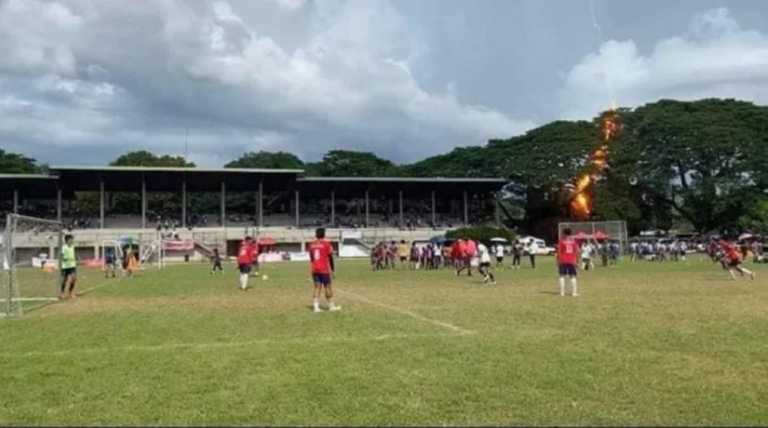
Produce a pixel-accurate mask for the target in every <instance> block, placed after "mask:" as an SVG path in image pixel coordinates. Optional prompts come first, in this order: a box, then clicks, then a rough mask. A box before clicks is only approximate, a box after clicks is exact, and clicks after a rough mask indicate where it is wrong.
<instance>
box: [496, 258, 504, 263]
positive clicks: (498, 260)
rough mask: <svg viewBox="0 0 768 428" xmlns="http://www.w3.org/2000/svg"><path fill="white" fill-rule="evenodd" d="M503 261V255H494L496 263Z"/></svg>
mask: <svg viewBox="0 0 768 428" xmlns="http://www.w3.org/2000/svg"><path fill="white" fill-rule="evenodd" d="M503 261H504V257H496V263H501V262H503Z"/></svg>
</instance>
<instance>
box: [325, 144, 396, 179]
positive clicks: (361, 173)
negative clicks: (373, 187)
mask: <svg viewBox="0 0 768 428" xmlns="http://www.w3.org/2000/svg"><path fill="white" fill-rule="evenodd" d="M312 170H313V172H314V173H316V174H317V175H320V176H323V177H394V176H399V175H401V172H400V169H399V168H398V167H397V166H396V165H395V164H394V163H392V162H391V161H388V160H386V159H382V158H380V157H378V156H376V155H375V154H373V153H369V152H355V151H349V150H332V151H330V152H328V153H326V154H325V156H323V160H322V161H321V162H319V163H318V164H317V165H312Z"/></svg>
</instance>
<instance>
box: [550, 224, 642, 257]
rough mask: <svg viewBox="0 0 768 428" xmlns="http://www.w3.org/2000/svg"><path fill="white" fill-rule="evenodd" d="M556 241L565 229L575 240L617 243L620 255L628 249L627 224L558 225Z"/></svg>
mask: <svg viewBox="0 0 768 428" xmlns="http://www.w3.org/2000/svg"><path fill="white" fill-rule="evenodd" d="M557 229H558V230H557V237H558V239H560V238H562V237H563V231H564V230H565V229H571V232H573V235H575V236H576V237H577V238H580V239H582V240H587V241H594V242H599V243H603V242H617V243H618V244H619V247H620V248H621V253H622V254H624V253H626V251H627V249H628V248H629V236H628V235H627V223H626V222H624V221H583V222H566V223H560V224H559V225H558V228H557Z"/></svg>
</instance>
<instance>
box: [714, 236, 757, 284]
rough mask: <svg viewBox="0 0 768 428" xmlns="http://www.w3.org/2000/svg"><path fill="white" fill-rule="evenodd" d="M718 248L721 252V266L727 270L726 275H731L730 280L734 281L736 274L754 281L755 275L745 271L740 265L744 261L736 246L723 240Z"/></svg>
mask: <svg viewBox="0 0 768 428" xmlns="http://www.w3.org/2000/svg"><path fill="white" fill-rule="evenodd" d="M720 248H722V250H723V265H724V266H726V267H727V268H728V273H730V274H731V278H732V279H733V280H734V281H735V280H736V274H734V271H736V272H738V273H739V274H740V275H741V276H744V275H745V274H746V275H749V277H750V278H752V279H753V280H754V279H755V273H754V272H752V271H750V270H748V269H745V268H744V267H743V266H742V265H741V263H742V262H743V261H744V256H743V255H742V254H741V251H739V247H738V245H736V244H734V243H732V242H728V241H726V240H725V239H723V240H721V241H720Z"/></svg>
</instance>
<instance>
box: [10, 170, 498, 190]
mask: <svg viewBox="0 0 768 428" xmlns="http://www.w3.org/2000/svg"><path fill="white" fill-rule="evenodd" d="M50 171H51V175H40V174H0V193H4V194H5V195H6V197H7V194H10V193H11V192H12V191H13V190H14V189H17V190H19V192H20V196H22V197H26V198H55V197H56V190H57V189H58V188H61V190H62V192H63V195H64V197H65V198H69V197H71V195H73V192H75V191H98V190H99V188H100V183H102V182H103V183H104V188H105V190H107V191H113V192H115V191H117V192H140V191H141V183H142V181H144V182H146V185H147V191H148V192H180V191H181V189H182V183H184V182H185V183H186V185H187V191H188V192H218V191H220V190H221V183H222V182H223V183H225V184H226V188H227V191H241V192H253V191H256V190H257V189H258V186H259V182H262V183H263V184H264V189H265V190H266V191H274V190H285V191H287V190H292V189H299V190H300V191H301V192H302V197H311V196H313V195H318V196H322V197H327V195H329V194H330V192H331V191H334V192H335V193H336V195H337V196H339V197H362V196H363V195H364V194H365V192H366V190H367V191H368V192H369V195H370V196H371V197H376V196H380V195H388V196H393V195H397V193H398V192H399V191H403V194H404V195H405V196H406V197H413V196H427V195H430V194H431V192H432V191H435V192H437V193H438V194H439V195H441V196H444V195H447V196H452V197H461V194H462V192H463V191H467V192H470V193H489V192H495V191H498V190H500V189H501V187H502V186H504V184H505V183H506V182H507V180H505V179H503V178H461V177H301V176H300V174H302V173H303V172H304V171H302V170H300V169H257V168H254V169H250V168H217V169H210V168H184V167H134V166H62V165H55V166H52V167H50Z"/></svg>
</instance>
